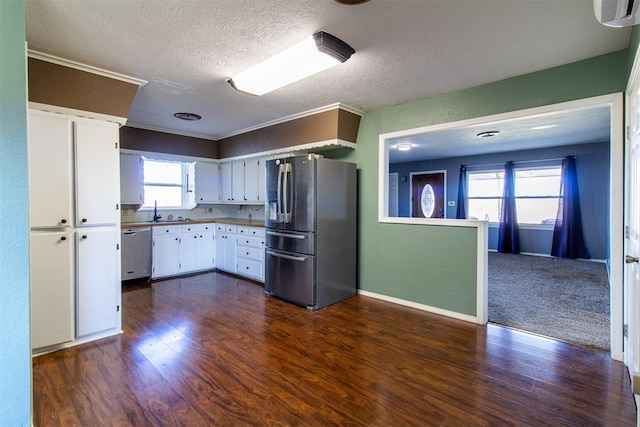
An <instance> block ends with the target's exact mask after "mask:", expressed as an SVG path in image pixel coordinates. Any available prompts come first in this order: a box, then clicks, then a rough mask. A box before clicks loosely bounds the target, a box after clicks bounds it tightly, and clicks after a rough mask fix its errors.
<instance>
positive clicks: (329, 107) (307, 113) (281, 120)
mask: <svg viewBox="0 0 640 427" xmlns="http://www.w3.org/2000/svg"><path fill="white" fill-rule="evenodd" d="M335 109H340V110H344V111H348V112H350V113H353V114H356V115H358V116H363V115H364V111H362V110H359V109H357V108H354V107H350V106H348V105H345V104H341V103H339V102H337V103H335V104H330V105H325V106H324V107H318V108H314V109H313V110H308V111H303V112H301V113H296V114H292V115H290V116H285V117H281V118H279V119H275V120H271V121H268V122H264V123H261V124H259V125H255V126H251V127H248V128H245V129H241V130H238V131H234V132H231V133H228V134H225V135H220V136H219V137H218V139H225V138H231V137H232V136H236V135H241V134H243V133H247V132H251V131H254V130H258V129H262V128H266V127H269V126H274V125H278V124H280V123H285V122H290V121H292V120H296V119H301V118H303V117H308V116H313V115H314V114H319V113H324V112H326V111H331V110H335Z"/></svg>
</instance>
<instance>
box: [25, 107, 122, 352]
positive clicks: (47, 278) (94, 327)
mask: <svg viewBox="0 0 640 427" xmlns="http://www.w3.org/2000/svg"><path fill="white" fill-rule="evenodd" d="M118 129H119V125H118V124H117V123H113V122H109V121H103V120H97V119H90V118H84V117H75V116H70V115H64V114H58V113H52V112H46V111H39V110H35V109H30V110H29V203H30V206H29V221H30V227H31V233H30V276H31V279H30V284H31V347H32V349H34V350H36V351H38V349H46V348H47V347H51V346H59V345H68V343H72V342H74V341H77V342H85V341H89V340H91V339H94V338H100V337H103V336H108V335H112V334H115V333H119V332H120V329H121V316H120V304H121V295H120V230H119V227H120V211H119V203H120V202H119V200H120V173H119V148H118V146H119V130H118Z"/></svg>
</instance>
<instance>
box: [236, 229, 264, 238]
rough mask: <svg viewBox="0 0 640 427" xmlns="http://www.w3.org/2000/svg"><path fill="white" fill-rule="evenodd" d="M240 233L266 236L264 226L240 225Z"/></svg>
mask: <svg viewBox="0 0 640 427" xmlns="http://www.w3.org/2000/svg"><path fill="white" fill-rule="evenodd" d="M238 234H240V235H242V236H254V237H264V228H259V227H238Z"/></svg>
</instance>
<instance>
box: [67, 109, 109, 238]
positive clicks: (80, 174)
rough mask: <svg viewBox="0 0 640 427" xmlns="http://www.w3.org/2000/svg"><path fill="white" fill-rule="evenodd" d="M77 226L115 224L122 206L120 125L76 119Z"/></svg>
mask: <svg viewBox="0 0 640 427" xmlns="http://www.w3.org/2000/svg"><path fill="white" fill-rule="evenodd" d="M74 128H75V129H74V130H75V132H74V134H75V155H76V158H75V165H76V168H75V169H76V176H75V184H76V218H77V221H76V224H77V225H78V226H95V225H115V224H116V223H117V222H118V215H120V212H119V210H118V205H119V203H120V195H119V192H120V184H119V182H120V174H119V170H120V169H119V167H118V164H119V156H118V141H119V133H118V132H119V131H118V124H117V123H112V122H103V121H100V120H92V119H84V118H74Z"/></svg>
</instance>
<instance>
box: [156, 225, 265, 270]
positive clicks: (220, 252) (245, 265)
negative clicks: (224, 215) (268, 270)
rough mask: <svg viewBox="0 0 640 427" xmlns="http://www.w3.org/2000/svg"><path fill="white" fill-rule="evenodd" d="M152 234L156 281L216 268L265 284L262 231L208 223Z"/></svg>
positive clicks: (162, 229) (169, 227)
mask: <svg viewBox="0 0 640 427" xmlns="http://www.w3.org/2000/svg"><path fill="white" fill-rule="evenodd" d="M152 230H153V270H152V271H153V273H152V277H153V278H154V279H155V278H161V277H168V276H176V275H180V274H187V273H193V272H197V271H204V270H210V269H213V268H216V269H218V270H220V271H226V272H228V273H234V274H240V275H242V276H246V277H248V278H250V279H253V280H257V281H260V282H264V236H265V234H264V228H262V227H242V226H237V225H232V224H223V223H215V224H212V223H206V224H188V225H167V226H158V225H156V226H154V227H152Z"/></svg>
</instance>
